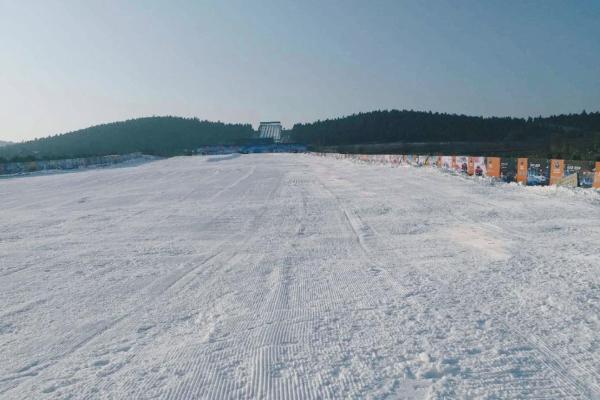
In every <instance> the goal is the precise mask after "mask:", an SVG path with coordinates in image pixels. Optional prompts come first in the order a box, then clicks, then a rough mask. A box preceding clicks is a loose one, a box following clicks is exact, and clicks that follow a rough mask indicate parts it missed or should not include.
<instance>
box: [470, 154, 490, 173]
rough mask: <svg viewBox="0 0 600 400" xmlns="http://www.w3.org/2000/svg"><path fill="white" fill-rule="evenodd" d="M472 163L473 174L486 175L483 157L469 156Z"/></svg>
mask: <svg viewBox="0 0 600 400" xmlns="http://www.w3.org/2000/svg"><path fill="white" fill-rule="evenodd" d="M471 162H472V164H473V174H474V175H475V176H487V172H486V170H487V168H486V165H485V157H471Z"/></svg>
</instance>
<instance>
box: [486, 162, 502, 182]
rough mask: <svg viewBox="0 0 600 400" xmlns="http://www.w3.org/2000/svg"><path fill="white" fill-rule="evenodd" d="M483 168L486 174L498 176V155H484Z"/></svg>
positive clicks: (493, 176)
mask: <svg viewBox="0 0 600 400" xmlns="http://www.w3.org/2000/svg"><path fill="white" fill-rule="evenodd" d="M485 169H486V171H487V172H486V174H487V176H490V177H492V178H500V157H486V158H485Z"/></svg>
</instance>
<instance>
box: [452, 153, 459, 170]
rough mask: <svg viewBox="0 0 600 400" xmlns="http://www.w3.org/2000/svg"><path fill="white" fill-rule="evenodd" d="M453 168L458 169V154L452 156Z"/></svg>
mask: <svg viewBox="0 0 600 400" xmlns="http://www.w3.org/2000/svg"><path fill="white" fill-rule="evenodd" d="M452 169H454V170H457V169H458V164H457V163H456V156H452Z"/></svg>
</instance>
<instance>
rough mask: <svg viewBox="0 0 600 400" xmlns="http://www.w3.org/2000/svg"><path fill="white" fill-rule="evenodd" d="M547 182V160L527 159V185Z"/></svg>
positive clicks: (541, 184)
mask: <svg viewBox="0 0 600 400" xmlns="http://www.w3.org/2000/svg"><path fill="white" fill-rule="evenodd" d="M547 184H548V160H540V159H532V158H529V159H527V185H528V186H543V185H547Z"/></svg>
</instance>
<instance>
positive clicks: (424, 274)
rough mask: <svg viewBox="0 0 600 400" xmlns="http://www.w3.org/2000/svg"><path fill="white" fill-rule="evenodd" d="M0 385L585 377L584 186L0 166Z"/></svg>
mask: <svg viewBox="0 0 600 400" xmlns="http://www.w3.org/2000/svg"><path fill="white" fill-rule="evenodd" d="M0 201H1V203H0V204H1V206H0V305H1V308H0V398H2V399H45V398H59V399H65V398H73V399H84V398H86V399H88V398H89V399H95V398H100V399H109V398H110V399H140V398H161V399H195V398H202V399H204V398H207V399H228V398H239V399H243V398H269V399H322V398H357V399H358V398H361V399H362V398H376V399H379V398H386V397H389V398H547V399H556V398H595V397H598V396H600V196H599V195H598V194H597V193H596V192H593V191H586V192H583V191H569V190H564V189H563V190H556V189H539V188H538V189H536V188H526V187H520V186H516V185H506V184H498V185H493V184H490V183H489V182H484V181H481V180H477V179H472V178H460V177H457V176H452V175H450V174H446V173H442V172H440V171H438V170H434V169H424V168H421V169H418V168H410V167H400V168H390V167H389V166H368V165H360V164H355V163H352V162H350V161H346V160H334V159H328V158H321V157H316V156H311V155H243V156H239V157H236V156H226V157H210V156H208V157H181V158H172V159H167V160H162V161H156V162H150V163H147V164H143V165H140V166H135V167H131V168H120V169H107V170H91V171H85V172H80V173H75V174H60V175H50V176H37V177H27V178H15V179H7V180H0Z"/></svg>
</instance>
